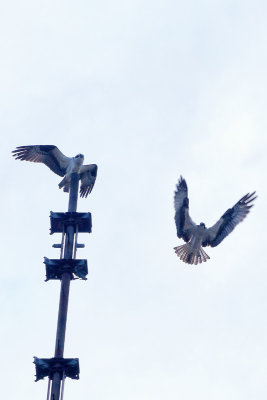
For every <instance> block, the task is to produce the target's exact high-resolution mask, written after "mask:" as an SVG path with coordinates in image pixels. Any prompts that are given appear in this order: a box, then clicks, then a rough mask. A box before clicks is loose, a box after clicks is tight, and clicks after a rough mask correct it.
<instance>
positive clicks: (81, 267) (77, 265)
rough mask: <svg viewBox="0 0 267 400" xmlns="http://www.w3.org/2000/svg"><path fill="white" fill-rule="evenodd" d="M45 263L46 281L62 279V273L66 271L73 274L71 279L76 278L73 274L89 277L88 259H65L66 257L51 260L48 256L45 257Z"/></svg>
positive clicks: (84, 277) (78, 276)
mask: <svg viewBox="0 0 267 400" xmlns="http://www.w3.org/2000/svg"><path fill="white" fill-rule="evenodd" d="M44 264H45V267H46V280H45V281H46V282H47V281H49V280H50V279H61V278H62V274H64V273H65V272H69V273H70V274H71V279H75V277H74V276H73V275H75V276H76V277H77V278H79V279H83V280H86V279H87V278H86V276H87V275H88V267H87V260H77V259H71V260H65V259H64V258H62V259H60V260H53V259H52V260H51V259H49V258H47V257H44ZM77 278H76V279H77Z"/></svg>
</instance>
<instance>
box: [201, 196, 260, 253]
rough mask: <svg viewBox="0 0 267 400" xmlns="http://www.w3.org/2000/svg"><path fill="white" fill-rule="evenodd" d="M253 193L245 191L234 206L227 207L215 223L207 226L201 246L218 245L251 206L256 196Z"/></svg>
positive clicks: (241, 219)
mask: <svg viewBox="0 0 267 400" xmlns="http://www.w3.org/2000/svg"><path fill="white" fill-rule="evenodd" d="M255 193H256V192H253V193H251V194H250V193H247V194H246V195H245V196H244V197H242V199H240V200H239V201H238V202H237V203H236V204H235V205H234V207H232V208H229V209H228V210H227V211H226V212H225V213H224V214H223V216H222V217H221V218H220V219H219V221H217V222H216V224H214V225H213V226H212V227H210V228H208V229H207V232H206V236H205V238H204V240H203V243H202V246H204V247H205V246H208V245H209V246H211V247H215V246H218V244H220V243H221V242H222V241H223V239H224V238H226V236H228V235H229V233H231V232H232V231H233V230H234V228H235V227H236V225H237V224H239V222H241V221H243V219H244V218H245V217H246V216H247V214H248V213H249V211H250V209H251V207H253V204H251V203H252V201H254V200H255V199H256V197H257V196H255Z"/></svg>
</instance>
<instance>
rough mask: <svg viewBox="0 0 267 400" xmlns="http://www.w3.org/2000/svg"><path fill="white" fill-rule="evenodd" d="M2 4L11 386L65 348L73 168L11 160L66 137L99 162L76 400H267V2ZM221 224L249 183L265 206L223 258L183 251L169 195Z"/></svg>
mask: <svg viewBox="0 0 267 400" xmlns="http://www.w3.org/2000/svg"><path fill="white" fill-rule="evenodd" d="M0 7H1V12H0V32H1V34H0V49H1V64H0V87H1V91H0V113H1V117H0V130H1V134H2V146H1V160H0V164H1V171H2V174H1V187H2V195H1V209H2V217H1V226H2V239H1V244H2V252H1V279H0V299H1V300H0V304H1V306H0V312H1V322H2V323H1V330H0V340H1V344H2V346H1V347H2V349H1V353H2V368H1V381H2V385H1V396H2V397H3V398H4V399H5V400H13V399H17V398H20V399H21V400H24V399H25V400H26V399H27V400H28V399H37V398H38V399H45V398H46V390H47V379H45V380H43V381H39V382H37V383H35V382H34V379H35V377H34V375H35V369H34V365H33V363H32V362H33V356H37V357H39V358H50V357H53V355H54V345H55V333H56V322H57V311H58V299H59V288H60V283H59V282H58V281H49V282H44V280H45V267H44V264H43V257H48V258H59V251H58V250H57V249H53V248H52V244H53V243H58V242H59V241H60V237H59V235H56V234H55V235H52V236H51V235H49V213H50V211H51V210H52V211H59V212H64V211H66V210H67V204H68V196H67V195H66V194H65V193H63V192H62V191H60V190H59V189H58V186H57V185H58V183H59V181H60V180H61V178H60V177H59V176H57V175H55V174H53V173H52V172H51V171H50V170H49V169H48V168H47V167H46V166H44V165H41V164H33V163H28V162H20V161H15V160H14V158H13V157H12V156H11V151H12V150H14V149H15V147H16V146H20V145H32V144H47V145H48V144H49V145H52V144H53V145H56V146H58V147H59V149H60V150H61V151H62V152H63V153H64V154H65V155H67V156H70V157H71V156H75V155H76V154H78V153H83V154H84V155H85V163H86V164H91V163H96V164H97V165H98V177H97V181H96V184H95V187H94V189H93V191H92V194H91V195H90V196H89V197H88V198H87V199H80V200H79V203H78V211H81V212H88V211H89V212H91V213H92V221H93V230H92V233H91V234H90V235H88V234H81V235H80V237H79V240H80V242H81V243H85V245H86V246H85V248H84V249H79V250H78V258H85V259H87V260H88V269H89V275H88V280H87V281H78V280H77V281H74V282H72V283H71V291H70V300H69V313H68V323H67V334H66V344H65V354H64V356H65V357H67V358H69V357H70V358H72V357H74V358H76V357H78V358H79V360H80V369H81V372H80V380H79V381H72V380H70V379H68V380H67V381H66V385H65V394H64V400H71V399H73V398H79V399H80V400H82V399H88V398H89V399H91V400H104V399H105V400H106V399H107V398H108V399H109V400H113V399H114V400H115V399H116V400H122V399H123V400H124V399H125V398H127V400H135V399H139V400H150V399H151V400H152V399H153V400H161V399H166V400H174V399H183V400H193V399H195V398H198V399H199V400H214V399H215V400H225V399H228V400H241V399H242V400H249V399H251V398H257V399H265V398H266V396H267V381H266V371H267V340H266V337H267V318H266V315H267V299H266V289H267V270H266V263H265V246H266V237H265V230H264V229H265V220H266V207H265V206H264V198H266V196H267V189H266V179H265V171H266V168H267V165H266V164H267V162H266V145H267V136H266V129H267V117H266V108H267V95H266V86H267V78H266V69H267V50H266V38H267V27H266V17H267V5H266V2H264V1H259V0H256V1H253V2H252V1H242V2H241V1H235V0H231V1H227V0H212V1H211V0H210V1H209V0H198V1H196V0H187V1H186V2H185V1H171V0H165V1H163V0H154V1H153V2H152V1H151V0H143V1H140V0H129V1H127V2H125V1H121V0H114V1H113V2H110V1H104V0H99V1H98V2H91V1H89V2H88V1H82V0H77V1H75V2H72V1H69V0H66V1H64V2H63V1H53V2H52V1H49V0H46V1H40V0H36V1H31V0H28V1H27V0H26V1H24V2H20V1H18V0H11V1H9V2H2V4H1V6H0ZM180 175H182V176H183V177H184V178H185V179H186V181H187V184H188V190H189V199H190V215H191V217H192V219H193V220H194V221H195V222H196V223H200V222H205V224H206V225H207V226H210V225H212V224H214V223H215V222H216V221H217V220H218V219H219V217H220V216H221V215H222V214H223V213H224V212H225V211H226V210H227V209H228V208H229V207H232V206H233V205H234V204H235V203H236V202H237V201H238V200H239V199H240V198H241V197H242V196H243V195H244V194H246V193H248V192H252V191H254V190H256V191H257V193H258V198H257V200H256V201H255V207H253V209H252V210H251V213H250V214H249V215H248V217H247V218H246V220H245V221H244V222H243V223H242V224H240V225H239V226H238V227H237V228H236V229H235V230H234V232H233V233H231V235H230V236H229V237H227V238H226V239H225V240H224V241H223V242H222V243H221V245H220V246H218V247H216V248H206V249H205V251H206V252H207V253H208V254H209V256H210V257H211V259H210V260H209V261H208V262H207V263H204V264H201V265H198V266H189V265H187V264H184V263H183V262H182V261H180V260H179V259H178V258H177V256H176V255H175V253H174V250H173V247H175V246H177V245H180V244H182V243H183V242H182V240H181V239H178V238H177V236H176V229H175V224H174V208H173V194H174V189H175V185H176V183H177V181H178V179H179V176H180Z"/></svg>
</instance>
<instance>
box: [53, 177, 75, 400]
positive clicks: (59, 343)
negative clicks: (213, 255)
mask: <svg viewBox="0 0 267 400" xmlns="http://www.w3.org/2000/svg"><path fill="white" fill-rule="evenodd" d="M78 189H79V175H78V174H77V173H72V174H71V183H70V193H69V206H68V212H76V210H77V199H78ZM65 235H66V236H65V247H64V259H65V260H71V259H72V254H73V243H74V235H75V227H74V226H68V227H67V231H66V233H65ZM70 280H71V274H70V273H69V272H65V273H63V274H62V278H61V289H60V299H59V309H58V321H57V333H56V345H55V357H56V358H62V357H63V354H64V344H65V334H66V324H67V313H68V302H69V289H70ZM60 389H61V374H60V373H59V372H55V373H54V375H53V377H52V389H51V397H50V398H51V400H59V397H60Z"/></svg>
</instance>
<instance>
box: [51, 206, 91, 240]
mask: <svg viewBox="0 0 267 400" xmlns="http://www.w3.org/2000/svg"><path fill="white" fill-rule="evenodd" d="M50 224H51V227H50V235H53V233H62V232H63V231H65V232H66V227H67V226H74V227H75V228H76V227H77V231H78V232H83V233H86V232H87V233H91V231H92V217H91V213H89V212H88V213H78V212H66V213H60V212H53V211H51V212H50Z"/></svg>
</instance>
